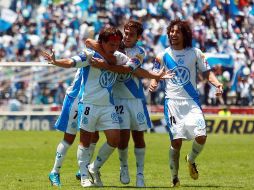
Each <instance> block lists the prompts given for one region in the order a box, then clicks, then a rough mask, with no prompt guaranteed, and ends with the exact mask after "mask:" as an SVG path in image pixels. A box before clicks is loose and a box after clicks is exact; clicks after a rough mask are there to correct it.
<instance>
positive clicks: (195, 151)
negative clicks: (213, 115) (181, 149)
mask: <svg viewBox="0 0 254 190" xmlns="http://www.w3.org/2000/svg"><path fill="white" fill-rule="evenodd" d="M203 148H204V144H203V145H202V144H198V143H197V141H196V140H194V141H193V144H192V149H191V152H190V153H189V154H188V161H189V162H190V163H191V164H193V163H195V159H196V158H197V156H198V155H199V154H200V152H201V151H202V150H203Z"/></svg>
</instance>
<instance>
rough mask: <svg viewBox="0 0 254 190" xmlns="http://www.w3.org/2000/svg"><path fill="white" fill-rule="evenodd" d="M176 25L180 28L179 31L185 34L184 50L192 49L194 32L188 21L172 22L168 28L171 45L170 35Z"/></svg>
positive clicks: (177, 20) (178, 20)
mask: <svg viewBox="0 0 254 190" xmlns="http://www.w3.org/2000/svg"><path fill="white" fill-rule="evenodd" d="M175 25H177V26H178V27H179V29H180V30H181V32H182V34H183V47H184V48H186V47H192V31H191V28H190V25H189V22H188V21H186V20H180V19H176V20H173V21H171V22H170V24H169V26H168V27H167V34H168V39H169V43H170V44H171V40H170V36H169V33H170V31H171V29H172V28H173V27H174V26H175Z"/></svg>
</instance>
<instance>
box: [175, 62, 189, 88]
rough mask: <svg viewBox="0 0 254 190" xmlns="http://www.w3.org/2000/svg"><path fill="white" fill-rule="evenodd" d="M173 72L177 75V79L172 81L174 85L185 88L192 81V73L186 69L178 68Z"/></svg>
mask: <svg viewBox="0 0 254 190" xmlns="http://www.w3.org/2000/svg"><path fill="white" fill-rule="evenodd" d="M172 72H173V73H175V77H174V78H172V79H171V81H172V83H174V84H176V85H178V86H184V85H185V84H187V83H188V82H189V81H190V71H189V70H188V69H187V68H186V67H182V66H179V67H176V68H174V69H173V71H172Z"/></svg>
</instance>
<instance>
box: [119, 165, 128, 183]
mask: <svg viewBox="0 0 254 190" xmlns="http://www.w3.org/2000/svg"><path fill="white" fill-rule="evenodd" d="M120 181H121V183H122V184H128V183H130V176H129V170H128V166H123V167H120Z"/></svg>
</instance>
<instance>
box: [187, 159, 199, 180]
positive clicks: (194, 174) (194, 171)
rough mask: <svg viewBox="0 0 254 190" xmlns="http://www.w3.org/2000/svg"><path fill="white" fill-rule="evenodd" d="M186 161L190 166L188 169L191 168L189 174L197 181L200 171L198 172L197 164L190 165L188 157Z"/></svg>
mask: <svg viewBox="0 0 254 190" xmlns="http://www.w3.org/2000/svg"><path fill="white" fill-rule="evenodd" d="M185 160H186V162H187V164H188V168H189V173H190V176H191V178H192V179H194V180H196V179H198V170H197V166H196V164H195V163H190V162H189V161H188V155H186V156H185Z"/></svg>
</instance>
